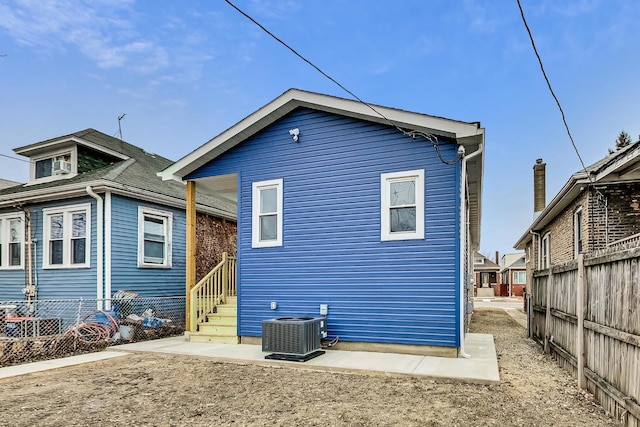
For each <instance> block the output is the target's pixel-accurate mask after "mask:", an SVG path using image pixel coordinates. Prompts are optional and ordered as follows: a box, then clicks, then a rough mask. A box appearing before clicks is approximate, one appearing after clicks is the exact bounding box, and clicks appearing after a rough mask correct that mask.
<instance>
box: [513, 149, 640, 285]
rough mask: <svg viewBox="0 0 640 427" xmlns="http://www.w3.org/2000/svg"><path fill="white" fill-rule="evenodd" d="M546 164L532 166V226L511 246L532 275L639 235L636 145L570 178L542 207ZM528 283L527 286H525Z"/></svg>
mask: <svg viewBox="0 0 640 427" xmlns="http://www.w3.org/2000/svg"><path fill="white" fill-rule="evenodd" d="M545 173H546V165H545V164H544V163H543V162H542V159H538V160H537V161H536V164H535V165H534V216H535V219H534V221H533V223H532V224H531V225H530V226H529V227H528V228H527V229H526V230H525V231H524V234H523V235H522V237H520V239H519V240H518V241H517V242H516V244H515V246H514V247H515V248H516V249H521V250H525V251H526V252H525V253H526V257H527V272H528V274H527V275H528V278H530V277H531V273H532V271H534V270H544V269H547V268H549V267H550V266H552V265H559V264H565V263H567V262H570V261H573V260H574V259H576V258H577V256H578V254H579V253H580V252H587V251H594V250H598V249H604V248H607V247H609V246H611V245H613V244H616V243H619V242H620V241H622V240H624V239H626V238H629V237H633V236H635V235H636V234H638V233H640V141H639V142H635V143H633V144H631V145H629V146H627V147H624V148H622V149H620V150H618V151H615V152H614V153H612V154H610V155H608V156H606V157H605V158H603V159H602V160H599V161H598V162H596V163H594V164H592V165H590V166H588V167H587V168H586V171H585V170H580V171H578V172H576V173H574V174H573V175H571V177H570V178H569V180H568V181H567V183H566V184H565V185H564V187H562V189H561V190H560V192H559V193H558V194H557V195H556V196H555V197H554V198H553V199H552V200H551V203H549V205H545V197H544V196H545V195H544V189H545ZM528 283H531V282H530V281H528Z"/></svg>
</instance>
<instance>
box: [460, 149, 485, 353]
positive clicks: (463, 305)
mask: <svg viewBox="0 0 640 427" xmlns="http://www.w3.org/2000/svg"><path fill="white" fill-rule="evenodd" d="M482 150H483V145H482V143H479V144H478V149H477V150H476V151H474V152H473V153H471V154H469V155H468V156H465V155H464V154H465V148H464V146H462V145H461V146H460V147H459V148H458V152H459V153H461V154H462V155H463V156H464V157H463V158H462V173H461V177H462V185H460V252H461V254H460V255H461V256H460V319H459V324H460V357H463V358H465V359H468V358H470V357H471V356H470V355H469V354H467V353H466V352H465V351H464V329H465V328H464V313H465V312H466V310H467V302H466V301H465V300H464V288H465V286H466V280H464V278H465V277H467V274H468V272H467V271H466V268H465V267H466V266H465V262H464V256H462V255H463V254H462V249H463V248H466V243H467V241H468V240H469V239H468V236H467V198H466V193H467V162H468V161H469V160H470V159H472V158H474V157H476V156H477V155H479V154H480V153H482Z"/></svg>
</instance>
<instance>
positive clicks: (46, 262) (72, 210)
mask: <svg viewBox="0 0 640 427" xmlns="http://www.w3.org/2000/svg"><path fill="white" fill-rule="evenodd" d="M76 213H84V214H85V236H84V239H85V262H84V263H77V264H72V263H71V241H72V238H73V225H72V220H73V214H76ZM42 215H43V222H44V224H43V232H44V238H43V251H42V258H43V259H42V268H45V269H49V268H89V267H91V203H82V204H78V205H72V206H59V207H54V208H45V209H42ZM56 215H62V217H63V230H62V231H63V236H62V242H63V243H62V247H63V249H62V263H61V264H51V258H50V255H51V254H50V250H51V247H50V246H51V245H50V242H51V240H52V239H51V221H50V218H51V217H52V216H56ZM56 240H59V239H56Z"/></svg>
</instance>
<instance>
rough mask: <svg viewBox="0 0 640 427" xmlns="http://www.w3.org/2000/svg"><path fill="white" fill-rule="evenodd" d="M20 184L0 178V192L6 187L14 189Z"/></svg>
mask: <svg viewBox="0 0 640 427" xmlns="http://www.w3.org/2000/svg"><path fill="white" fill-rule="evenodd" d="M20 184H21V183H20V182H17V181H11V180H8V179H2V178H0V190H1V189H3V188H8V187H15V186H16V185H20Z"/></svg>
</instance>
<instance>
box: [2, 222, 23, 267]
mask: <svg viewBox="0 0 640 427" xmlns="http://www.w3.org/2000/svg"><path fill="white" fill-rule="evenodd" d="M0 268H2V269H22V268H24V214H23V213H19V214H6V215H0Z"/></svg>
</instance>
